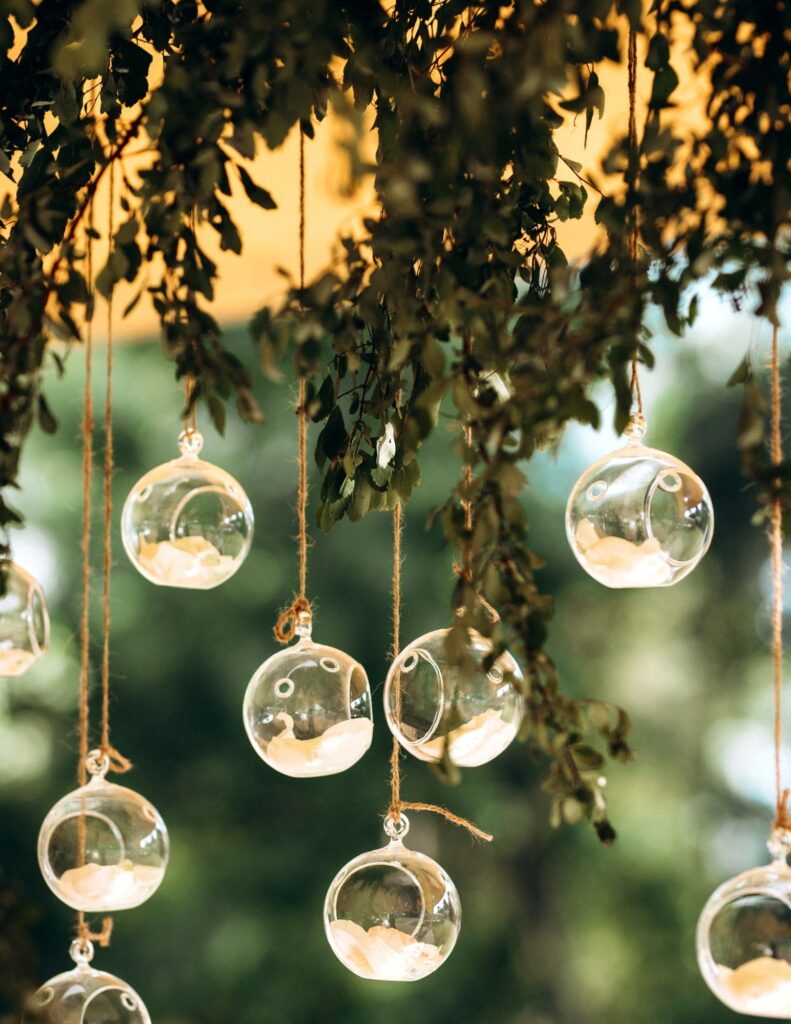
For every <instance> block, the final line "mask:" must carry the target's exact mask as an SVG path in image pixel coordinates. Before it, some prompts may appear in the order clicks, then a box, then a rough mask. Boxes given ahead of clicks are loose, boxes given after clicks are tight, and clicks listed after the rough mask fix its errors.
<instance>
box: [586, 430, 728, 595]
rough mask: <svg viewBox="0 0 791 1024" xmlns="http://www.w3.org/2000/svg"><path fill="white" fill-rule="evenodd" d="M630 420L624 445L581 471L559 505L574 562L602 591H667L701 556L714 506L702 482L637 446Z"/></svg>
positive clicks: (707, 542) (669, 459) (639, 437)
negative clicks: (563, 505)
mask: <svg viewBox="0 0 791 1024" xmlns="http://www.w3.org/2000/svg"><path fill="white" fill-rule="evenodd" d="M644 432H645V420H644V419H643V418H642V416H633V417H632V418H631V420H630V422H629V426H628V427H627V430H626V438H627V443H626V445H625V447H623V448H619V449H618V451H615V452H611V453H610V454H609V455H605V456H604V458H602V459H599V461H598V462H594V464H593V465H592V466H590V467H589V468H588V469H586V470H585V472H584V473H583V474H582V476H581V477H580V478H579V480H578V481H577V482H576V484H575V485H574V487H573V489H572V492H571V494H570V495H569V500H568V504H567V506H566V533H567V535H568V539H569V544H570V545H571V550H572V551H573V552H574V554H575V555H576V557H577V560H578V561H579V563H580V565H581V566H582V567H583V569H585V571H586V572H587V573H589V574H590V575H591V576H592V577H593V578H594V579H595V580H598V581H599V583H603V584H604V586H606V587H667V586H670V585H671V584H673V583H678V581H679V580H682V579H683V578H684V577H685V576H687V575H688V574H689V573H690V572H692V570H693V569H694V568H695V566H696V565H697V564H698V562H699V561H700V560H701V559H702V558H703V556H704V555H705V554H706V551H707V550H708V548H709V545H710V544H711V537H712V533H713V532H714V509H713V507H712V504H711V498H710V497H709V492H708V491H707V490H706V485H705V484H704V483H703V481H702V480H701V479H700V477H699V476H697V474H696V473H694V472H693V471H692V470H691V469H690V468H689V466H686V465H685V464H684V463H683V462H681V461H680V460H679V459H677V458H675V457H674V456H673V455H668V454H667V453H666V452H660V451H657V450H656V449H655V448H646V446H645V445H644V444H643V443H642V437H643V434H644Z"/></svg>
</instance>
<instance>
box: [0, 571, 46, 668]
mask: <svg viewBox="0 0 791 1024" xmlns="http://www.w3.org/2000/svg"><path fill="white" fill-rule="evenodd" d="M48 647H49V614H48V612H47V602H46V598H45V597H44V591H43V590H42V589H41V586H40V585H39V584H38V583H37V582H36V580H34V579H33V577H32V576H31V575H30V573H28V572H25V570H24V569H23V568H22V567H21V566H19V565H17V564H16V563H15V562H11V561H9V560H8V559H5V560H0V676H21V675H22V673H23V672H26V671H27V670H28V669H29V668H30V666H31V665H32V664H33V662H34V661H36V660H37V659H38V658H40V657H41V655H42V654H45V653H46V651H47V648H48Z"/></svg>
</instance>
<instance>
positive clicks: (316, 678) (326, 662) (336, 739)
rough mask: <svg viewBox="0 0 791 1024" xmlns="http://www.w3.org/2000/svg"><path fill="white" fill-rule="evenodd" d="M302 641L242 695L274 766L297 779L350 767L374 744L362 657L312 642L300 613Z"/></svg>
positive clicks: (256, 740)
mask: <svg viewBox="0 0 791 1024" xmlns="http://www.w3.org/2000/svg"><path fill="white" fill-rule="evenodd" d="M296 632H297V635H298V636H299V640H298V641H297V643H295V644H293V645H292V646H291V647H287V648H286V649H285V650H283V651H278V652H277V654H273V655H272V657H271V658H268V659H267V660H266V661H265V662H264V663H263V665H261V667H260V668H259V669H258V671H257V672H256V673H255V675H254V676H253V678H252V679H251V680H250V683H249V685H248V687H247V692H246V694H245V697H244V709H243V710H244V724H245V728H246V729H247V735H248V736H249V737H250V742H251V743H252V744H253V747H254V748H255V750H256V751H257V752H258V753H259V754H260V755H261V757H262V758H263V759H264V760H265V761H266V763H267V764H268V765H270V766H271V767H272V768H275V769H277V771H279V772H282V773H283V774H284V775H290V776H292V778H298V779H299V778H316V777H318V776H321V775H335V774H336V773H337V772H342V771H345V770H346V769H347V768H350V767H351V766H352V765H353V764H356V762H357V761H359V760H360V758H361V757H362V756H363V754H364V753H365V752H366V750H367V749H368V748H369V747H370V745H371V739H372V737H373V722H372V720H371V690H370V688H369V686H368V676H367V675H366V674H365V669H364V668H363V667H362V665H360V664H359V662H357V661H355V660H354V658H352V657H351V656H350V655H348V654H346V653H345V652H344V651H339V650H338V649H337V648H335V647H327V646H326V645H325V644H317V643H315V641H314V640H313V639H312V636H311V632H312V623H311V617H310V614H309V613H307V612H302V613H301V614H300V615H299V618H298V621H297V627H296Z"/></svg>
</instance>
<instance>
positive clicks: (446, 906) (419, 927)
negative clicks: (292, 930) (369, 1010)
mask: <svg viewBox="0 0 791 1024" xmlns="http://www.w3.org/2000/svg"><path fill="white" fill-rule="evenodd" d="M408 829H409V822H408V821H407V819H406V817H405V816H404V815H403V814H402V815H401V817H400V818H399V819H398V820H397V821H394V820H393V819H391V818H387V819H386V820H385V831H386V832H387V834H388V836H390V843H389V844H388V845H387V846H385V847H383V848H382V849H381V850H373V851H372V852H371V853H364V854H362V856H360V857H355V859H354V860H352V861H349V863H348V864H347V865H346V867H345V868H343V869H342V870H341V871H339V872H338V874H337V875H336V876H335V878H334V879H333V882H332V884H331V885H330V887H329V890H328V891H327V898H326V899H325V901H324V929H325V931H326V933H327V939H328V940H329V943H330V946H331V947H332V951H333V953H335V955H336V956H337V958H338V959H339V960H340V962H341V963H342V964H343V965H344V967H348V969H349V970H350V971H353V972H354V973H355V974H357V975H359V976H360V977H361V978H368V979H370V980H372V981H418V980H419V979H420V978H425V977H426V975H428V974H432V973H433V972H434V971H436V969H437V968H438V967H439V966H440V965H441V964H443V963H444V962H445V960H447V958H448V957H449V956H450V954H451V951H452V950H453V947H454V946H455V945H456V939H457V938H458V935H459V928H460V927H461V903H460V902H459V894H458V892H457V891H456V886H455V885H454V884H453V882H452V881H451V880H450V878H449V876H448V875H447V874H446V872H445V871H444V870H443V869H442V868H441V867H440V866H439V864H437V862H436V861H433V860H432V859H431V858H430V857H426V856H425V855H424V854H422V853H415V852H414V851H413V850H409V849H407V848H406V846H404V844H403V842H402V839H403V837H404V836H405V835H406V833H407V831H408Z"/></svg>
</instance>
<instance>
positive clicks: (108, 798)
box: [38, 751, 168, 913]
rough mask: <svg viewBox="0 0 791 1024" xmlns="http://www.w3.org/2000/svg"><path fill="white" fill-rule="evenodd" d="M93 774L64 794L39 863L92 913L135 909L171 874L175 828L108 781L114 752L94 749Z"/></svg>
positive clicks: (61, 890) (44, 834) (51, 882)
mask: <svg viewBox="0 0 791 1024" xmlns="http://www.w3.org/2000/svg"><path fill="white" fill-rule="evenodd" d="M88 763H89V770H90V771H91V773H92V778H91V779H90V781H89V782H88V783H87V785H85V786H81V787H80V788H79V789H75V790H74V791H73V792H72V793H69V794H68V795H67V796H64V797H63V799H62V800H59V801H58V802H57V803H56V804H55V806H54V807H53V808H52V810H51V811H50V812H49V814H48V815H47V816H46V818H45V819H44V822H43V824H42V826H41V831H40V832H39V836H38V862H39V866H40V868H41V873H42V874H43V876H44V880H45V881H46V883H47V885H48V886H49V887H50V889H52V891H53V892H54V893H55V895H56V896H57V897H58V899H60V900H62V901H63V902H64V903H65V904H67V905H68V906H70V907H73V908H74V909H75V910H84V911H86V912H87V913H99V912H102V911H110V912H113V911H116V910H129V909H130V908H131V907H137V906H139V905H140V904H141V903H144V902H145V901H146V900H147V899H148V898H149V896H151V895H152V894H153V893H154V892H155V891H156V890H157V889H158V888H159V885H160V883H161V881H162V879H163V878H164V875H165V869H166V868H167V863H168V831H167V828H166V827H165V823H164V821H163V820H162V818H161V817H160V816H159V814H158V813H157V810H156V808H155V807H154V806H153V805H152V804H150V803H149V802H148V800H146V799H144V798H143V797H142V796H140V795H139V794H138V793H135V792H134V790H131V789H127V788H126V787H125V786H117V785H115V784H114V783H112V782H107V781H106V780H105V778H104V774H105V772H106V771H107V768H108V763H107V758H106V757H103V756H102V754H101V753H100V752H99V751H93V752H92V753H91V754H90V755H89V758H88Z"/></svg>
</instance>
